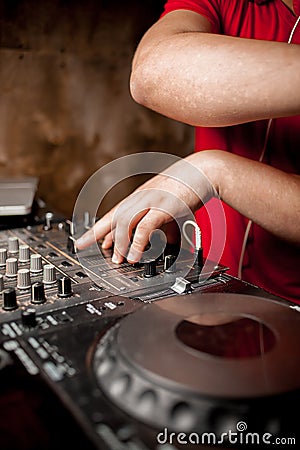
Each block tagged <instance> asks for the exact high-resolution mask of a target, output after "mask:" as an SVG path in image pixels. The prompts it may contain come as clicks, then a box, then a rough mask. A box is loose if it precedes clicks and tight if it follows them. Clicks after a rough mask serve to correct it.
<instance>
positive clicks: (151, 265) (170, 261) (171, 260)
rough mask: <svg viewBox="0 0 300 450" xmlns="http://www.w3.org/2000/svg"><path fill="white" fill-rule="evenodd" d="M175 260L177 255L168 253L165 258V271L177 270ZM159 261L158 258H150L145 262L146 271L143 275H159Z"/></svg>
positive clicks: (149, 276)
mask: <svg viewBox="0 0 300 450" xmlns="http://www.w3.org/2000/svg"><path fill="white" fill-rule="evenodd" d="M175 260H176V257H175V256H174V255H167V256H165V258H164V271H165V272H167V273H168V272H175V270H176V268H175ZM156 266H157V261H156V259H154V258H153V259H148V260H146V261H145V262H144V272H143V275H144V277H146V278H151V277H154V276H155V275H157V270H156Z"/></svg>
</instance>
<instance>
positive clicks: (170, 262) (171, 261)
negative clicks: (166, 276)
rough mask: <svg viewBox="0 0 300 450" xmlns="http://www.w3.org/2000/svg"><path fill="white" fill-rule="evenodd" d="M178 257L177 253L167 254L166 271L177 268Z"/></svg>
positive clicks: (172, 270) (165, 260)
mask: <svg viewBox="0 0 300 450" xmlns="http://www.w3.org/2000/svg"><path fill="white" fill-rule="evenodd" d="M175 261H176V257H175V255H167V256H165V259H164V271H165V272H167V273H171V272H175V270H176V267H175V266H176V264H175Z"/></svg>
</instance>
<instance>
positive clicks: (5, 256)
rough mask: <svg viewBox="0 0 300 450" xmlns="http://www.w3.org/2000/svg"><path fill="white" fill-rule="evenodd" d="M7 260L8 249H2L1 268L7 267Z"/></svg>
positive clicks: (0, 254)
mask: <svg viewBox="0 0 300 450" xmlns="http://www.w3.org/2000/svg"><path fill="white" fill-rule="evenodd" d="M6 260H7V250H6V248H0V267H5V265H6Z"/></svg>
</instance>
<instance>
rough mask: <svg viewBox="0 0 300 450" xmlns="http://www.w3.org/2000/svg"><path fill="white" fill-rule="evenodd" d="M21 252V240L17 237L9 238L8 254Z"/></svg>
mask: <svg viewBox="0 0 300 450" xmlns="http://www.w3.org/2000/svg"><path fill="white" fill-rule="evenodd" d="M18 252H19V239H18V238H17V237H16V236H10V237H9V238H8V253H12V254H14V253H18Z"/></svg>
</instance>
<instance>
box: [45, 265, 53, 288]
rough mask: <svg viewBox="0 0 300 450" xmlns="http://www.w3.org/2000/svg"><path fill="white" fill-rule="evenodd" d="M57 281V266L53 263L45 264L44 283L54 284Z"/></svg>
mask: <svg viewBox="0 0 300 450" xmlns="http://www.w3.org/2000/svg"><path fill="white" fill-rule="evenodd" d="M55 282H56V267H55V266H54V265H53V264H45V265H44V268H43V283H44V284H53V283H55Z"/></svg>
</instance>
